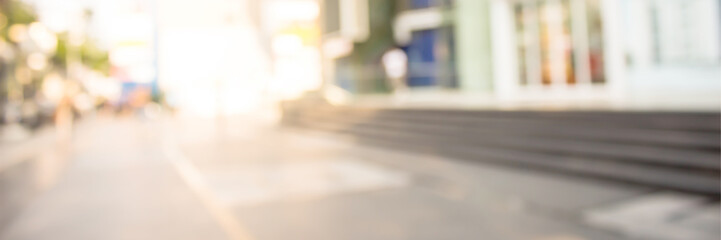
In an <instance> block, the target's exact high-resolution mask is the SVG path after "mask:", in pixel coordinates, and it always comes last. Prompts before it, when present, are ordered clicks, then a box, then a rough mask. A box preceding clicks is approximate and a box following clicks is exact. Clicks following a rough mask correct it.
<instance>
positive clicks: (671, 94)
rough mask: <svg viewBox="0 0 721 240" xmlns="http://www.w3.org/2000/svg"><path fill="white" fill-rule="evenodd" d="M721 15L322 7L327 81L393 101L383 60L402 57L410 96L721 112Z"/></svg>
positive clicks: (438, 4) (532, 7) (669, 5)
mask: <svg viewBox="0 0 721 240" xmlns="http://www.w3.org/2000/svg"><path fill="white" fill-rule="evenodd" d="M720 5H721V4H720V3H719V1H716V0H638V1H622V0H398V1H384V0H322V3H321V7H322V11H321V12H322V14H321V15H322V21H321V22H322V24H321V25H322V29H323V30H322V32H323V38H322V39H323V40H322V50H323V61H324V64H323V66H324V79H325V84H326V86H337V87H340V88H342V89H345V90H347V91H348V92H351V93H353V94H355V95H366V94H383V93H389V92H391V90H392V87H391V85H392V84H390V83H389V81H388V79H387V78H388V77H386V74H384V73H383V61H382V58H383V55H384V53H386V52H388V51H390V50H391V49H395V48H400V49H402V50H403V51H404V52H405V54H406V56H407V71H406V73H405V77H404V82H405V84H406V85H407V87H408V89H410V91H409V94H408V95H409V96H411V97H412V96H414V95H418V94H423V95H428V94H430V95H434V94H436V93H439V94H438V95H442V96H444V97H443V98H439V99H440V100H443V99H448V98H447V97H450V98H454V96H462V97H463V98H464V99H468V97H469V96H470V97H471V98H473V97H479V98H486V97H487V98H488V99H493V100H494V101H496V100H500V101H522V102H543V101H561V102H573V101H576V100H589V101H602V102H606V103H620V104H627V103H631V104H634V105H649V104H651V105H653V104H655V105H665V104H673V105H677V106H679V107H702V108H709V107H712V108H716V107H717V106H718V105H719V92H721V81H719V78H720V77H721V50H720V49H721V20H720V18H719V16H720V14H719V13H720V12H721V6H720ZM448 93H449V94H448Z"/></svg>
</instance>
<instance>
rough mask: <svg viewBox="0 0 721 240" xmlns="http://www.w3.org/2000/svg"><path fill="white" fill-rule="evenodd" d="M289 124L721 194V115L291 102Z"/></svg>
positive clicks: (418, 148) (385, 143)
mask: <svg viewBox="0 0 721 240" xmlns="http://www.w3.org/2000/svg"><path fill="white" fill-rule="evenodd" d="M283 112H284V115H283V122H284V124H285V125H287V126H295V127H303V128H309V129H316V130H322V131H330V132H336V133H343V134H348V135H351V136H353V137H355V138H357V140H358V141H359V142H362V143H366V144H372V145H376V146H382V147H389V148H393V149H398V150H405V151H414V152H421V153H426V154H435V155H440V156H444V157H449V158H454V159H460V160H467V161H484V162H492V163H497V164H502V165H505V166H510V167H519V168H526V169H534V170H539V171H551V172H555V173H559V174H571V175H579V176H584V177H588V178H596V179H602V180H604V181H605V180H610V181H620V182H626V183H632V184H640V185H645V186H653V187H658V188H659V189H670V190H678V191H684V192H690V193H695V194H702V195H707V196H710V197H714V198H717V197H718V195H719V193H720V192H721V191H720V188H721V187H720V184H719V177H720V174H719V173H720V171H721V148H720V146H719V141H720V140H721V134H720V123H721V116H720V114H719V113H718V112H714V113H702V112H629V111H528V110H517V111H516V110H514V111H501V110H458V109H456V110H452V109H418V108H414V109H400V108H372V107H350V106H344V107H337V106H330V105H327V104H321V103H318V102H310V103H308V102H306V103H303V102H294V103H287V104H284V106H283Z"/></svg>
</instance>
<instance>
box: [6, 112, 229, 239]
mask: <svg viewBox="0 0 721 240" xmlns="http://www.w3.org/2000/svg"><path fill="white" fill-rule="evenodd" d="M88 124H91V125H90V126H84V127H83V129H81V131H78V132H77V135H76V137H75V141H74V149H73V153H72V155H71V159H70V165H69V166H68V169H67V170H66V171H65V172H64V174H63V175H62V177H61V178H60V179H59V181H58V182H57V184H55V185H54V187H52V188H51V189H49V190H47V191H45V192H43V193H41V194H40V195H39V196H37V197H36V198H35V199H34V200H33V201H31V202H29V203H28V204H27V207H26V208H25V209H24V210H23V212H22V214H21V215H20V216H19V217H18V218H16V219H15V220H14V221H13V222H12V223H11V224H10V225H9V226H7V228H6V231H4V232H2V233H1V234H0V239H3V240H15V239H18V240H19V239H68V240H83V239H88V240H95V239H110V240H112V239H188V240H196V239H227V238H226V236H225V235H224V233H223V231H222V230H221V229H220V228H219V227H218V225H217V224H216V223H215V221H214V220H213V218H212V217H211V216H210V215H209V214H208V212H207V211H206V209H205V208H204V207H203V205H202V204H201V203H200V201H199V200H198V198H197V197H196V196H195V195H194V194H193V193H192V192H191V191H190V190H189V189H188V188H187V186H186V185H185V183H184V182H183V180H182V179H181V178H180V177H179V176H178V174H177V172H175V170H174V169H173V168H172V165H171V164H170V163H169V162H167V161H166V160H165V158H164V157H163V155H162V152H161V151H160V150H159V149H160V143H159V138H158V135H157V134H152V133H153V130H152V128H147V126H142V125H140V123H138V122H136V121H134V120H102V119H101V120H98V121H95V122H91V123H88Z"/></svg>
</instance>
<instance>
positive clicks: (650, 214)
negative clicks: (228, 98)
mask: <svg viewBox="0 0 721 240" xmlns="http://www.w3.org/2000/svg"><path fill="white" fill-rule="evenodd" d="M46 155H51V156H54V155H53V154H46ZM51 159H52V158H51ZM48 161H49V162H56V163H61V162H62V161H60V160H48ZM48 161H45V162H48ZM29 162H33V161H29ZM67 162H68V165H67V167H66V168H65V170H64V171H62V172H63V174H62V175H60V176H59V177H55V178H53V179H55V180H53V181H50V182H49V183H47V185H48V187H49V189H48V190H46V191H42V192H41V194H39V195H38V196H36V197H35V198H33V200H32V201H30V202H28V203H27V204H26V206H25V207H24V210H23V211H22V212H21V213H20V214H19V215H18V217H16V218H14V220H13V221H12V222H11V223H10V224H9V225H7V227H6V228H4V229H5V231H3V232H1V233H0V239H2V240H19V239H32V240H36V239H53V240H55V239H71V240H78V239H80V240H82V239H233V240H249V239H250V240H255V239H261V240H274V239H329V240H330V239H364V240H365V239H499V240H506V239H519V240H520V239H524V240H526V239H538V240H580V239H718V236H719V235H721V234H719V227H718V219H719V214H718V209H717V208H718V204H717V203H714V204H710V205H709V204H706V203H704V202H700V201H699V199H696V198H694V197H693V196H688V195H684V194H679V193H665V192H660V193H659V192H654V191H652V189H646V188H643V187H634V186H626V185H619V184H613V183H607V182H597V181H590V180H585V179H581V178H573V177H564V176H557V175H552V174H545V173H541V172H533V171H523V170H518V169H509V168H502V167H497V166H492V165H485V164H481V163H477V162H472V161H468V162H466V161H459V160H448V159H442V158H437V157H433V156H424V155H415V154H412V153H405V152H397V151H393V150H392V149H381V148H372V147H365V146H362V145H358V144H357V143H355V142H354V140H353V139H352V138H347V137H342V136H336V135H327V134H320V133H313V132H305V131H301V130H295V129H286V128H281V127H277V126H273V125H268V124H265V123H263V122H256V121H247V120H238V121H236V120H229V119H228V120H226V121H216V120H200V119H174V120H168V121H155V122H141V121H137V120H131V119H102V118H101V119H97V120H95V121H89V122H86V123H85V125H83V127H82V128H81V129H79V130H78V131H77V134H76V137H75V139H74V144H73V149H72V151H71V152H69V153H68V155H67ZM59 165H62V164H56V165H54V166H56V167H57V166H59ZM51 166H53V165H51ZM30 169H35V168H30ZM38 169H46V170H47V169H54V168H53V167H44V168H38ZM28 171H31V170H28ZM32 171H38V170H37V169H35V170H32ZM55 172H57V171H55ZM5 175H6V174H0V176H5ZM41 175H42V174H38V175H37V176H41ZM689 237H691V238H689Z"/></svg>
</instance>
